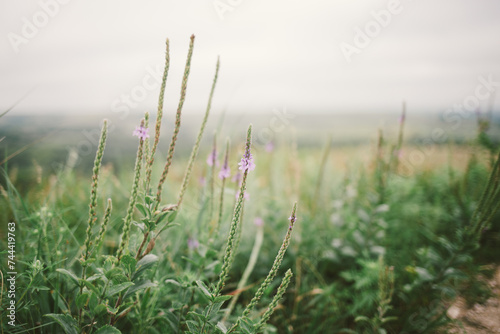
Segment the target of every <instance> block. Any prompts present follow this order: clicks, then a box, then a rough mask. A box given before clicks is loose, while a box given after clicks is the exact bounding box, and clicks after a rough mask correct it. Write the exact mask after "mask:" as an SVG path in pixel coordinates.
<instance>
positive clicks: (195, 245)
mask: <svg viewBox="0 0 500 334" xmlns="http://www.w3.org/2000/svg"><path fill="white" fill-rule="evenodd" d="M187 244H188V248H189V249H191V250H193V249H196V248H198V246H199V245H200V243H199V242H198V240H196V239H194V238H188V242H187Z"/></svg>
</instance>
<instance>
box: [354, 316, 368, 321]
mask: <svg viewBox="0 0 500 334" xmlns="http://www.w3.org/2000/svg"><path fill="white" fill-rule="evenodd" d="M354 321H355V322H359V321H366V322H370V318H368V317H365V316H364V315H360V316H357V317H356V319H354Z"/></svg>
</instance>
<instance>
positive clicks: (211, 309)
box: [205, 302, 224, 319]
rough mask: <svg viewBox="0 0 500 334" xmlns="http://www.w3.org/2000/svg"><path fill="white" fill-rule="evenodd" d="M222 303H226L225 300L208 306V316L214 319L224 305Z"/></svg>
mask: <svg viewBox="0 0 500 334" xmlns="http://www.w3.org/2000/svg"><path fill="white" fill-rule="evenodd" d="M222 304H224V302H219V303H213V304H212V307H210V306H207V307H206V309H205V314H206V315H207V318H208V319H212V318H213V317H214V316H216V315H217V312H219V310H220V308H221V307H222Z"/></svg>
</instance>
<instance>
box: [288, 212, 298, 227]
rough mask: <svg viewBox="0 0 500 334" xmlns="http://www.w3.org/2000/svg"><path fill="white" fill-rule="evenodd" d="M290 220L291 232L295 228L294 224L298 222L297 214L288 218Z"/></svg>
mask: <svg viewBox="0 0 500 334" xmlns="http://www.w3.org/2000/svg"><path fill="white" fill-rule="evenodd" d="M288 220H289V221H290V226H289V227H288V228H289V229H290V230H291V229H292V227H293V224H295V222H296V221H297V217H295V213H293V214H292V215H291V216H290V217H288Z"/></svg>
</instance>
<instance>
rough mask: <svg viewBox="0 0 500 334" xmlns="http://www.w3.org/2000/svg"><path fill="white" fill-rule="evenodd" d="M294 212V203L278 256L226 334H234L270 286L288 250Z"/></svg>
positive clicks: (295, 218)
mask: <svg viewBox="0 0 500 334" xmlns="http://www.w3.org/2000/svg"><path fill="white" fill-rule="evenodd" d="M296 212H297V203H295V204H294V205H293V209H292V214H291V215H290V217H289V218H288V220H289V221H290V225H289V226H288V230H287V232H286V235H285V238H284V239H283V243H282V244H281V248H280V250H279V251H278V255H276V258H275V259H274V263H273V266H272V267H271V270H270V271H269V273H268V274H267V277H266V279H265V280H264V282H262V284H261V285H260V287H259V289H258V290H257V292H256V293H255V296H254V297H253V298H252V300H251V301H250V303H249V304H248V305H247V307H246V308H245V310H244V311H243V313H242V314H241V316H240V317H239V318H238V320H237V321H236V323H235V324H234V325H233V327H231V329H230V330H229V331H228V333H232V332H234V331H235V330H236V329H237V328H238V326H239V325H240V323H241V321H242V320H243V318H246V317H248V315H249V314H250V312H251V311H252V310H253V309H254V307H255V306H256V305H257V303H258V302H259V300H260V299H261V298H262V296H263V295H264V292H265V291H266V289H267V287H268V286H269V285H270V284H271V282H272V281H273V280H274V278H275V277H276V274H277V273H278V269H279V268H280V266H281V262H282V261H283V257H284V256H285V253H286V250H287V248H288V245H289V244H290V238H291V236H292V230H293V227H294V225H295V222H296V221H297V216H296ZM290 274H291V272H290ZM287 285H288V283H287ZM285 289H286V287H285ZM280 298H281V297H280ZM273 309H274V308H273Z"/></svg>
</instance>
